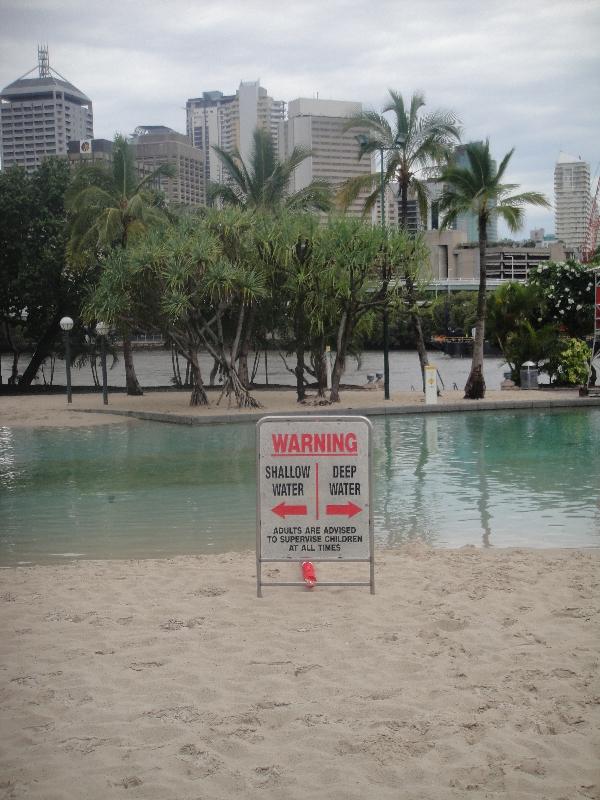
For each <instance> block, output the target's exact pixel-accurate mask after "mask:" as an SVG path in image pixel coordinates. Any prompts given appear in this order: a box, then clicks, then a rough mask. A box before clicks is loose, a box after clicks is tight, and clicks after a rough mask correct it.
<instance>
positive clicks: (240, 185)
mask: <svg viewBox="0 0 600 800" xmlns="http://www.w3.org/2000/svg"><path fill="white" fill-rule="evenodd" d="M213 150H214V151H215V153H216V154H217V156H218V157H219V160H220V161H221V163H222V165H223V167H224V169H225V172H226V173H227V176H228V181H227V183H212V184H210V185H209V187H208V193H207V195H208V200H209V202H211V203H214V202H215V201H219V202H220V203H221V204H222V205H230V206H238V207H241V208H244V209H251V210H255V211H263V212H268V213H277V212H279V211H281V210H283V209H288V210H294V211H307V210H311V211H328V210H329V209H330V208H331V205H332V199H331V191H330V188H329V186H328V184H327V183H325V182H324V181H313V182H312V183H311V184H309V185H308V186H306V187H305V188H303V189H300V190H299V191H297V192H290V191H289V186H290V181H291V179H292V175H293V173H294V170H295V169H296V167H298V166H299V165H300V164H302V162H303V161H305V159H307V158H308V157H309V156H310V154H311V153H310V151H309V150H306V149H305V148H303V147H295V148H294V150H293V151H292V153H291V154H290V156H289V157H288V158H286V159H284V160H283V161H280V160H279V159H278V158H277V154H276V152H275V144H274V142H273V137H272V136H271V134H270V133H269V132H268V131H265V130H263V129H262V128H257V129H256V130H255V131H254V134H253V146H252V150H251V152H250V157H249V159H248V163H246V162H244V160H243V158H242V156H241V154H240V152H239V150H237V149H234V150H232V151H231V152H228V151H226V150H223V149H222V148H221V147H217V146H216V145H213Z"/></svg>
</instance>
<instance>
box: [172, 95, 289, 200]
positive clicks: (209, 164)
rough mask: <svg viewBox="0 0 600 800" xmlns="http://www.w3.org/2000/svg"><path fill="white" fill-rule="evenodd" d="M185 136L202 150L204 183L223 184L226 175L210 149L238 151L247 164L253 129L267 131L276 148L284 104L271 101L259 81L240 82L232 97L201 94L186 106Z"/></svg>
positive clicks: (279, 101)
mask: <svg viewBox="0 0 600 800" xmlns="http://www.w3.org/2000/svg"><path fill="white" fill-rule="evenodd" d="M186 115H187V134H188V137H189V139H190V141H191V142H192V144H193V145H194V147H196V148H198V149H199V150H202V152H203V158H204V172H205V178H206V182H207V184H208V182H209V181H213V182H216V183H224V182H226V180H227V175H226V173H225V171H224V169H223V166H222V164H221V161H220V160H219V157H218V156H217V154H216V153H215V152H214V150H213V149H212V145H217V146H218V147H220V148H222V149H223V150H226V151H227V152H231V151H232V150H234V149H237V150H238V151H239V152H240V155H241V156H242V159H243V160H244V162H246V163H247V161H248V158H249V156H250V154H251V151H252V143H253V141H252V135H253V133H254V131H255V129H256V128H262V129H263V130H267V131H269V132H270V133H271V135H272V136H273V141H274V143H275V147H276V148H277V145H278V132H279V123H280V121H282V120H283V118H284V116H285V103H284V102H283V101H282V100H273V98H272V97H270V96H269V95H268V94H267V90H266V89H264V88H263V87H262V86H261V85H260V83H259V82H258V81H242V82H241V83H240V85H239V87H238V90H237V92H236V93H235V94H230V95H225V94H223V92H218V91H212V92H204V93H203V94H202V97H194V98H191V99H190V100H188V101H187V103H186Z"/></svg>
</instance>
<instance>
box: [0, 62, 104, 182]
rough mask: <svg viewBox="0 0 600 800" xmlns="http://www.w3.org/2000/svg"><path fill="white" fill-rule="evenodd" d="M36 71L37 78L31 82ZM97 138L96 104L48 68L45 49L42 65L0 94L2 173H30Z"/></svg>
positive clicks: (48, 63)
mask: <svg viewBox="0 0 600 800" xmlns="http://www.w3.org/2000/svg"><path fill="white" fill-rule="evenodd" d="M35 69H37V72H38V75H37V77H34V78H30V77H28V76H29V75H30V74H31V73H32V72H33V71H34V70H35ZM93 136H94V124H93V113H92V101H91V100H90V99H89V97H86V96H85V95H84V94H83V92H81V91H79V89H77V88H76V87H75V86H73V84H72V83H69V82H68V81H67V80H65V78H63V77H62V75H60V74H59V73H58V72H56V70H54V69H52V68H51V67H50V61H49V57H48V48H47V47H38V65H37V68H36V67H34V68H33V69H31V70H30V71H29V72H27V73H26V74H25V75H23V76H22V77H21V78H19V79H18V80H16V81H14V82H13V83H11V84H9V85H8V86H6V87H5V88H4V89H3V90H2V92H1V93H0V140H1V153H2V169H6V168H7V167H10V166H12V165H15V164H17V165H19V166H22V167H25V169H27V171H28V172H31V171H32V170H34V169H35V168H36V167H38V166H39V165H40V164H41V162H42V161H43V159H44V158H46V156H57V155H58V156H60V155H62V156H64V155H66V154H67V145H68V143H69V142H70V141H72V140H89V139H92V138H93Z"/></svg>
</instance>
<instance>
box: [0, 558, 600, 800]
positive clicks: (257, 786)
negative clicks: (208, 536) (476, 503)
mask: <svg viewBox="0 0 600 800" xmlns="http://www.w3.org/2000/svg"><path fill="white" fill-rule="evenodd" d="M599 557H600V554H599V553H598V552H578V551H560V550H557V551H527V550H521V549H519V550H513V551H490V550H488V551H484V550H476V549H473V548H464V549H462V550H459V551H447V550H446V551H437V550H433V549H429V548H427V547H425V546H423V545H420V544H418V543H413V544H412V545H407V546H405V547H404V548H403V549H402V550H400V551H399V552H397V553H392V552H379V553H378V555H377V569H376V581H377V594H376V595H375V596H371V595H370V594H369V592H368V590H367V589H350V588H344V589H326V588H322V589H318V588H317V589H315V590H313V591H308V590H303V589H289V588H288V589H283V588H265V589H264V597H263V598H262V599H257V598H256V596H255V565H254V557H253V554H247V555H227V556H212V557H200V558H194V557H187V558H178V559H175V560H169V561H151V560H148V561H121V562H119V561H114V562H85V561H83V562H75V563H73V564H71V565H65V566H58V567H57V566H37V567H26V568H13V569H5V570H1V571H0V609H1V623H2V657H1V675H2V688H1V693H2V695H1V696H2V720H3V722H2V755H1V757H0V775H1V776H2V777H0V797H2V798H11V800H13V799H14V800H18V799H20V798H32V799H35V800H37V799H38V798H39V800H69V798H73V800H79V799H80V798H85V800H96V799H97V800H104V799H105V798H113V797H114V798H119V797H128V798H143V799H144V800H153V799H154V798H156V800H201V799H202V800H227V799H228V798H232V797H239V798H272V799H273V800H280V799H281V798H286V799H287V798H290V800H296V799H297V800H306V799H307V798H315V799H316V798H326V799H327V800H329V798H331V800H359V799H360V800H365V798H367V799H368V800H371V799H372V800H387V798H390V800H392V798H393V800H398V799H399V798H402V800H444V799H445V798H478V799H479V798H511V800H520V799H521V798H532V800H541V799H542V798H545V800H577V799H578V798H599V797H600V768H599V761H598V754H599V753H600V733H599V723H600V705H599V704H600V680H599V670H598V663H599V661H598V655H599V653H598V650H599V642H600V637H599V634H600V631H599V630H598V628H599V625H598V622H599V620H600V615H599V611H600V598H599V593H598V585H599V581H598V563H599ZM333 568H334V567H333V566H332V565H329V566H326V565H317V572H318V575H319V576H320V577H321V579H322V580H325V579H326V578H327V577H328V573H327V569H333ZM336 568H337V569H343V570H345V571H347V573H345V574H347V575H350V573H352V572H353V570H354V571H356V570H359V569H363V568H365V567H364V565H350V564H347V565H336ZM292 569H293V570H294V571H295V570H296V569H297V567H296V566H294V567H292V565H277V566H276V565H267V568H266V570H265V579H267V580H268V574H269V573H270V574H271V576H272V578H273V579H282V578H283V579H284V580H285V579H289V578H291V577H292V575H291V574H290V571H291V570H292ZM353 574H354V573H353ZM355 577H358V576H357V575H356V574H355ZM360 577H364V576H362V575H361V576H360Z"/></svg>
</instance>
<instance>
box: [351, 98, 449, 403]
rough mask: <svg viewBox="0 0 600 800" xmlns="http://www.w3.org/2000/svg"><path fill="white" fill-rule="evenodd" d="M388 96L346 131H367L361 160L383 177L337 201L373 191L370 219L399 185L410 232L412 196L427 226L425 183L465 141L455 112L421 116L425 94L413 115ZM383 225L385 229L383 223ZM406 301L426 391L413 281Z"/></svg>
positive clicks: (364, 180) (413, 105)
mask: <svg viewBox="0 0 600 800" xmlns="http://www.w3.org/2000/svg"><path fill="white" fill-rule="evenodd" d="M389 93H390V100H389V102H388V103H387V105H386V106H384V108H383V111H382V113H381V114H378V113H377V112H376V111H365V112H363V113H361V114H357V115H356V116H354V117H351V118H350V119H349V120H348V122H347V124H346V125H345V130H351V129H353V128H355V129H360V130H362V131H365V133H363V134H362V135H361V136H360V137H357V138H359V141H360V153H359V159H360V158H362V157H363V156H365V155H369V156H370V155H371V154H373V153H379V154H380V158H381V172H380V173H377V172H375V173H372V174H370V175H361V176H359V177H356V178H351V179H350V180H348V181H346V183H345V184H344V185H343V187H342V189H341V191H340V194H339V196H338V200H339V203H340V205H341V206H342V208H344V209H347V208H348V207H349V206H350V204H351V203H352V202H354V201H355V200H356V198H357V197H358V196H359V194H360V193H361V192H362V191H364V190H370V191H369V194H368V195H367V197H366V198H365V201H364V208H363V213H365V214H367V213H368V212H369V211H371V209H372V208H373V207H374V206H375V204H376V203H377V200H378V199H379V196H380V192H381V193H383V192H384V191H385V187H387V186H389V185H390V184H392V183H394V182H397V183H398V188H399V192H400V225H401V227H403V228H406V223H407V217H408V192H409V190H412V191H413V192H414V193H415V195H416V196H417V201H418V203H419V211H420V214H421V219H425V220H426V219H427V199H428V195H427V189H426V187H425V184H424V182H423V178H427V177H430V176H431V175H432V173H433V170H435V169H436V168H437V167H438V165H439V164H441V163H443V162H444V161H445V160H446V159H447V157H448V155H449V153H450V152H451V148H452V146H453V145H454V144H455V143H456V142H458V141H460V129H459V122H458V120H457V118H456V116H455V115H454V114H453V113H452V112H449V111H442V110H439V109H438V110H437V111H433V112H432V113H431V114H420V113H419V112H420V110H421V109H422V108H423V106H424V105H425V97H424V96H423V95H422V94H421V93H420V92H415V93H414V94H413V95H412V97H411V99H410V104H409V107H408V109H407V108H406V106H405V104H404V100H403V98H402V95H401V94H400V93H399V92H394V91H393V90H392V89H390V90H389ZM389 112H391V113H392V119H393V123H392V124H391V123H390V121H389V120H388V118H387V117H386V116H385V115H386V114H387V113H389ZM382 184H383V185H382ZM382 212H383V209H382ZM382 216H383V214H382ZM382 224H384V220H383V218H382ZM406 298H407V306H408V308H409V316H410V321H411V325H412V328H413V332H414V335H415V340H416V344H417V352H418V354H419V362H420V365H421V374H422V379H423V388H424V387H425V367H426V365H427V364H428V363H429V361H428V358H427V350H426V347H425V340H424V337H423V331H422V328H421V319H420V317H419V314H418V311H417V305H416V299H417V298H416V291H415V285H414V282H413V280H412V279H408V280H407V284H406ZM386 313H387V310H386V309H385V308H384V326H385V325H386Z"/></svg>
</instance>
